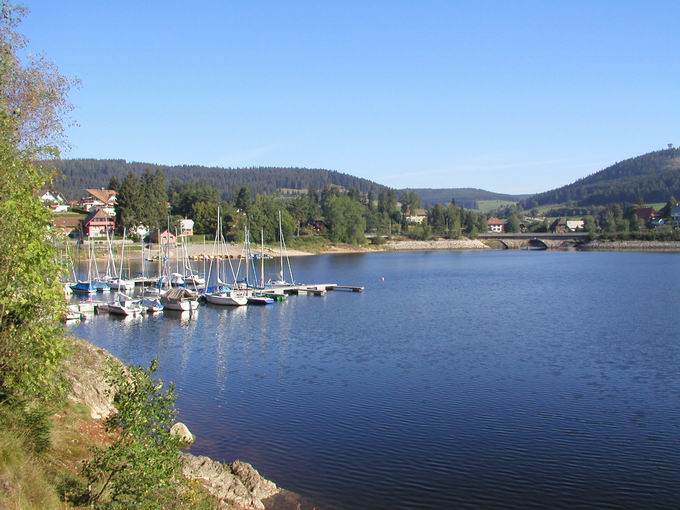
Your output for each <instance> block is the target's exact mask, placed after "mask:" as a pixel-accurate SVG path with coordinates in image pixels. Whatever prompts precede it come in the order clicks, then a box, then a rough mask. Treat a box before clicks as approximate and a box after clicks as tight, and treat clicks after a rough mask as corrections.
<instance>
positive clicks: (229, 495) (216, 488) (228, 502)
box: [181, 453, 280, 510]
mask: <svg viewBox="0 0 680 510" xmlns="http://www.w3.org/2000/svg"><path fill="white" fill-rule="evenodd" d="M181 457H182V471H183V473H184V476H185V477H186V478H188V479H189V480H197V481H198V482H200V483H201V484H202V485H203V486H204V487H205V488H206V490H207V491H208V492H209V493H210V494H211V495H212V496H213V497H215V499H217V500H218V502H219V504H220V508H223V509H225V510H226V509H229V510H264V508H265V505H264V503H263V502H262V500H264V499H267V498H270V497H271V496H274V495H276V494H278V493H279V492H280V489H279V488H278V487H277V486H276V484H275V483H274V482H270V481H269V480H266V479H264V478H263V477H262V476H261V475H260V473H258V472H257V470H256V469H255V468H254V467H253V466H251V465H250V464H247V463H245V462H241V461H238V460H237V461H235V462H233V463H231V464H222V463H221V462H217V461H215V460H212V459H211V458H209V457H203V456H196V455H191V454H190V453H182V454H181Z"/></svg>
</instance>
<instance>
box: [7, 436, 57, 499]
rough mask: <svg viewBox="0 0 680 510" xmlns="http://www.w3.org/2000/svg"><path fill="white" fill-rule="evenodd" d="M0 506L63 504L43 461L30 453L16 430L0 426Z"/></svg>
mask: <svg viewBox="0 0 680 510" xmlns="http://www.w3.org/2000/svg"><path fill="white" fill-rule="evenodd" d="M0 508H6V509H8V510H9V509H17V510H18V509H22V510H24V509H36V510H37V509H41V510H42V509H46V510H49V509H52V508H54V509H57V508H62V505H61V503H60V502H59V497H58V496H57V492H56V490H55V489H54V487H53V486H52V484H51V483H50V482H49V480H48V477H47V476H46V475H45V472H44V470H43V468H42V463H41V462H40V461H39V460H38V459H37V458H36V457H35V456H34V455H32V454H30V453H29V452H28V451H27V449H26V446H25V445H24V441H23V438H22V437H21V435H20V434H19V433H17V432H15V431H12V430H8V429H0Z"/></svg>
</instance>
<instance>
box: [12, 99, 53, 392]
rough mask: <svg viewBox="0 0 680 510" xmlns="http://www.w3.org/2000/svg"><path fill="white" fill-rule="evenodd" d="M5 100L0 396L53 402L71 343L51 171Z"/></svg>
mask: <svg viewBox="0 0 680 510" xmlns="http://www.w3.org/2000/svg"><path fill="white" fill-rule="evenodd" d="M2 106H3V104H2V103H1V102H0V168H2V169H3V178H2V179H0V264H1V266H0V267H3V268H6V269H8V270H6V271H0V398H19V399H23V398H36V399H41V400H48V399H51V398H53V397H54V396H55V394H56V393H58V390H59V385H58V384H57V375H58V370H59V365H60V362H61V360H62V359H63V357H64V355H65V347H64V343H63V338H62V336H63V335H62V332H61V328H60V327H59V323H58V319H59V317H60V315H61V313H62V312H63V308H64V300H63V294H62V290H61V286H60V285H59V275H60V268H59V265H58V264H57V263H56V262H55V259H56V252H55V250H54V248H53V246H52V244H51V242H50V239H49V237H48V224H49V220H50V217H49V214H50V213H49V211H48V210H47V209H46V208H45V207H43V205H42V204H41V202H40V200H39V199H38V198H37V192H38V190H39V189H40V188H41V187H43V186H44V185H45V184H46V183H47V182H48V174H47V173H46V172H45V171H43V170H42V168H40V167H39V166H38V165H36V164H34V163H32V162H31V161H30V160H26V159H24V157H23V155H22V153H20V151H19V150H18V147H17V145H16V143H14V136H13V135H12V133H13V132H14V130H15V127H16V124H15V121H14V119H12V118H11V117H10V115H8V112H7V111H6V110H5V108H2Z"/></svg>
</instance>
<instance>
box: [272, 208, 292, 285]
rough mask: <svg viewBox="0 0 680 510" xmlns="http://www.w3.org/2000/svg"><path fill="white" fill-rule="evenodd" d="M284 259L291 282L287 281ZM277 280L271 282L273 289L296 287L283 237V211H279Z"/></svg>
mask: <svg viewBox="0 0 680 510" xmlns="http://www.w3.org/2000/svg"><path fill="white" fill-rule="evenodd" d="M284 259H285V262H286V264H287V267H288V274H289V275H290V282H288V281H286V275H285V268H284V264H283V263H284ZM277 276H278V278H277V279H276V280H269V285H270V286H271V287H287V286H290V285H295V278H294V277H293V269H292V267H291V265H290V259H289V258H288V251H287V249H286V240H285V239H284V237H283V227H282V225H281V211H279V274H278V275H277Z"/></svg>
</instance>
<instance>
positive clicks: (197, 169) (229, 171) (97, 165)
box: [54, 159, 388, 199]
mask: <svg viewBox="0 0 680 510" xmlns="http://www.w3.org/2000/svg"><path fill="white" fill-rule="evenodd" d="M54 164H55V165H56V167H57V170H58V172H57V173H58V176H57V178H56V180H55V188H56V189H57V190H58V191H61V192H62V193H63V194H64V195H65V196H66V197H67V198H71V199H75V198H79V197H80V196H81V195H82V192H83V189H85V188H99V187H106V186H107V185H108V183H109V180H110V179H111V177H113V176H116V177H117V178H118V179H119V180H122V178H123V177H125V175H127V174H128V173H129V172H135V173H143V172H144V171H145V170H147V169H150V170H157V169H160V170H162V171H163V172H165V176H166V180H167V182H168V183H170V182H172V181H173V180H178V181H180V182H190V181H202V182H205V183H208V184H209V185H210V186H212V187H214V188H215V189H217V190H218V191H219V192H220V193H221V194H222V195H223V197H224V198H227V199H231V198H233V197H234V195H235V194H236V193H237V192H238V190H239V189H240V188H241V187H246V188H249V189H250V191H251V192H252V193H272V192H274V191H276V190H278V189H281V188H295V189H308V188H314V189H323V188H325V187H326V186H331V185H335V186H342V187H344V188H347V189H356V190H358V191H360V192H364V193H368V192H373V193H375V194H376V195H377V194H378V193H380V192H381V191H385V190H387V189H388V188H387V187H386V186H383V185H381V184H378V183H376V182H373V181H369V180H368V179H362V178H360V177H355V176H353V175H348V174H344V173H341V172H336V171H333V170H323V169H317V168H313V169H310V168H276V167H253V168H220V167H205V166H200V165H181V166H179V165H178V166H166V165H156V164H153V163H136V162H127V161H125V160H124V159H64V160H61V161H56V162H54Z"/></svg>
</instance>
